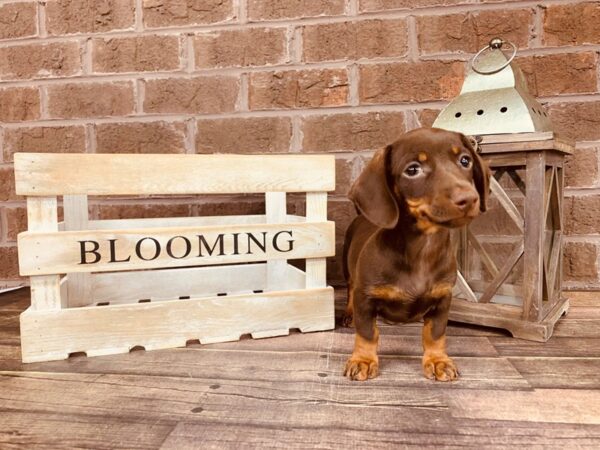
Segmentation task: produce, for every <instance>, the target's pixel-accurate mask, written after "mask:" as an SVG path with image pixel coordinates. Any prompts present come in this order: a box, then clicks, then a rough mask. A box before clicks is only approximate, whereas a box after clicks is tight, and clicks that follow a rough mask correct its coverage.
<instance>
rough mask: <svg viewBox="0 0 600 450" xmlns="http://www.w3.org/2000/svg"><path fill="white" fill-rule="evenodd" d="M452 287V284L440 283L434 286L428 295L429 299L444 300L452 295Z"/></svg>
mask: <svg viewBox="0 0 600 450" xmlns="http://www.w3.org/2000/svg"><path fill="white" fill-rule="evenodd" d="M453 287H454V286H452V285H451V284H450V283H438V284H434V285H433V287H432V288H431V290H430V291H429V292H428V293H427V296H428V297H431V298H444V297H445V296H447V295H449V294H452V288H453Z"/></svg>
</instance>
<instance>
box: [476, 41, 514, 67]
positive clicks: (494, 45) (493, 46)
mask: <svg viewBox="0 0 600 450" xmlns="http://www.w3.org/2000/svg"><path fill="white" fill-rule="evenodd" d="M504 44H508V45H510V46H511V47H512V50H513V51H512V55H510V58H508V61H506V62H505V63H504V64H502V65H501V66H500V67H497V68H495V69H493V70H481V69H478V68H477V67H475V61H476V60H477V58H479V57H480V56H481V54H482V53H483V52H485V51H486V50H488V49H493V50H501V49H502V46H503V45H504ZM515 56H517V46H516V45H515V44H513V43H512V42H508V41H504V40H501V39H498V38H496V39H492V40H491V41H490V43H489V44H488V45H486V46H485V47H483V48H482V49H481V50H479V51H478V52H477V54H476V55H475V56H474V57H473V59H472V60H471V68H472V69H473V70H474V71H475V72H477V73H479V74H481V75H491V74H493V73H496V72H500V71H501V70H502V69H504V68H505V67H506V66H508V65H509V64H510V63H511V62H512V61H513V59H515Z"/></svg>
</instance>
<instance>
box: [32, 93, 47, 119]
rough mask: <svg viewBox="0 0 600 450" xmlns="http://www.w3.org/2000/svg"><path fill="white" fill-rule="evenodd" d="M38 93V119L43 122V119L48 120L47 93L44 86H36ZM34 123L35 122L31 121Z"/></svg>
mask: <svg viewBox="0 0 600 450" xmlns="http://www.w3.org/2000/svg"><path fill="white" fill-rule="evenodd" d="M37 88H38V92H39V95H40V119H41V120H42V121H43V120H44V119H49V118H50V115H49V114H48V92H47V89H46V86H38V87H37ZM33 122H34V123H35V122H37V121H33Z"/></svg>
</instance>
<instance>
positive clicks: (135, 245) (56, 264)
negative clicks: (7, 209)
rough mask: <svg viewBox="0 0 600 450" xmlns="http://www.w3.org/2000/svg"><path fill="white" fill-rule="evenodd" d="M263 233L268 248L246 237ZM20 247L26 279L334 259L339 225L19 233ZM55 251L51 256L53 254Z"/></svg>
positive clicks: (307, 224)
mask: <svg viewBox="0 0 600 450" xmlns="http://www.w3.org/2000/svg"><path fill="white" fill-rule="evenodd" d="M158 220H160V219H158ZM262 233H266V234H265V235H264V236H265V242H264V244H265V248H264V249H261V248H259V246H258V245H257V244H256V243H252V242H253V241H251V240H250V238H249V237H246V239H243V237H244V236H246V235H247V234H249V235H253V236H254V237H255V238H256V236H259V237H260V236H261V235H262ZM199 235H202V236H203V238H204V243H202V242H203V241H201V240H200V239H199V237H198V236H199ZM239 235H241V236H242V238H238V236H239ZM86 243H87V244H86ZM95 243H96V244H95ZM217 244H218V246H217ZM18 245H19V254H20V255H21V257H20V258H19V269H20V271H21V274H22V275H50V274H56V273H58V274H61V273H72V272H106V271H120V270H139V269H157V268H163V267H165V268H166V267H185V266H191V265H194V266H195V265H210V264H228V263H243V262H256V261H265V260H267V259H269V260H271V259H294V258H296V259H298V258H306V257H321V256H323V257H326V256H333V255H334V254H335V224H334V223H333V222H331V221H328V222H321V223H290V224H285V225H284V224H246V225H243V224H242V225H223V226H218V225H213V226H206V227H175V228H148V229H134V230H94V231H87V230H86V231H63V232H60V233H42V232H35V233H34V232H24V233H21V234H20V235H19V243H18ZM208 247H211V248H212V250H210V249H209V248H208ZM49 248H51V249H52V251H51V252H50V251H47V249H49Z"/></svg>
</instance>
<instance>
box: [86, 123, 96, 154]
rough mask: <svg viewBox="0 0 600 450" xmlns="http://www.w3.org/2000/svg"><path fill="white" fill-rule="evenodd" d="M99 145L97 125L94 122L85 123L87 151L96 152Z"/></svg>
mask: <svg viewBox="0 0 600 450" xmlns="http://www.w3.org/2000/svg"><path fill="white" fill-rule="evenodd" d="M97 145H98V143H97V135H96V127H95V125H94V124H93V123H87V124H86V125H85V147H86V153H96V149H97Z"/></svg>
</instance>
